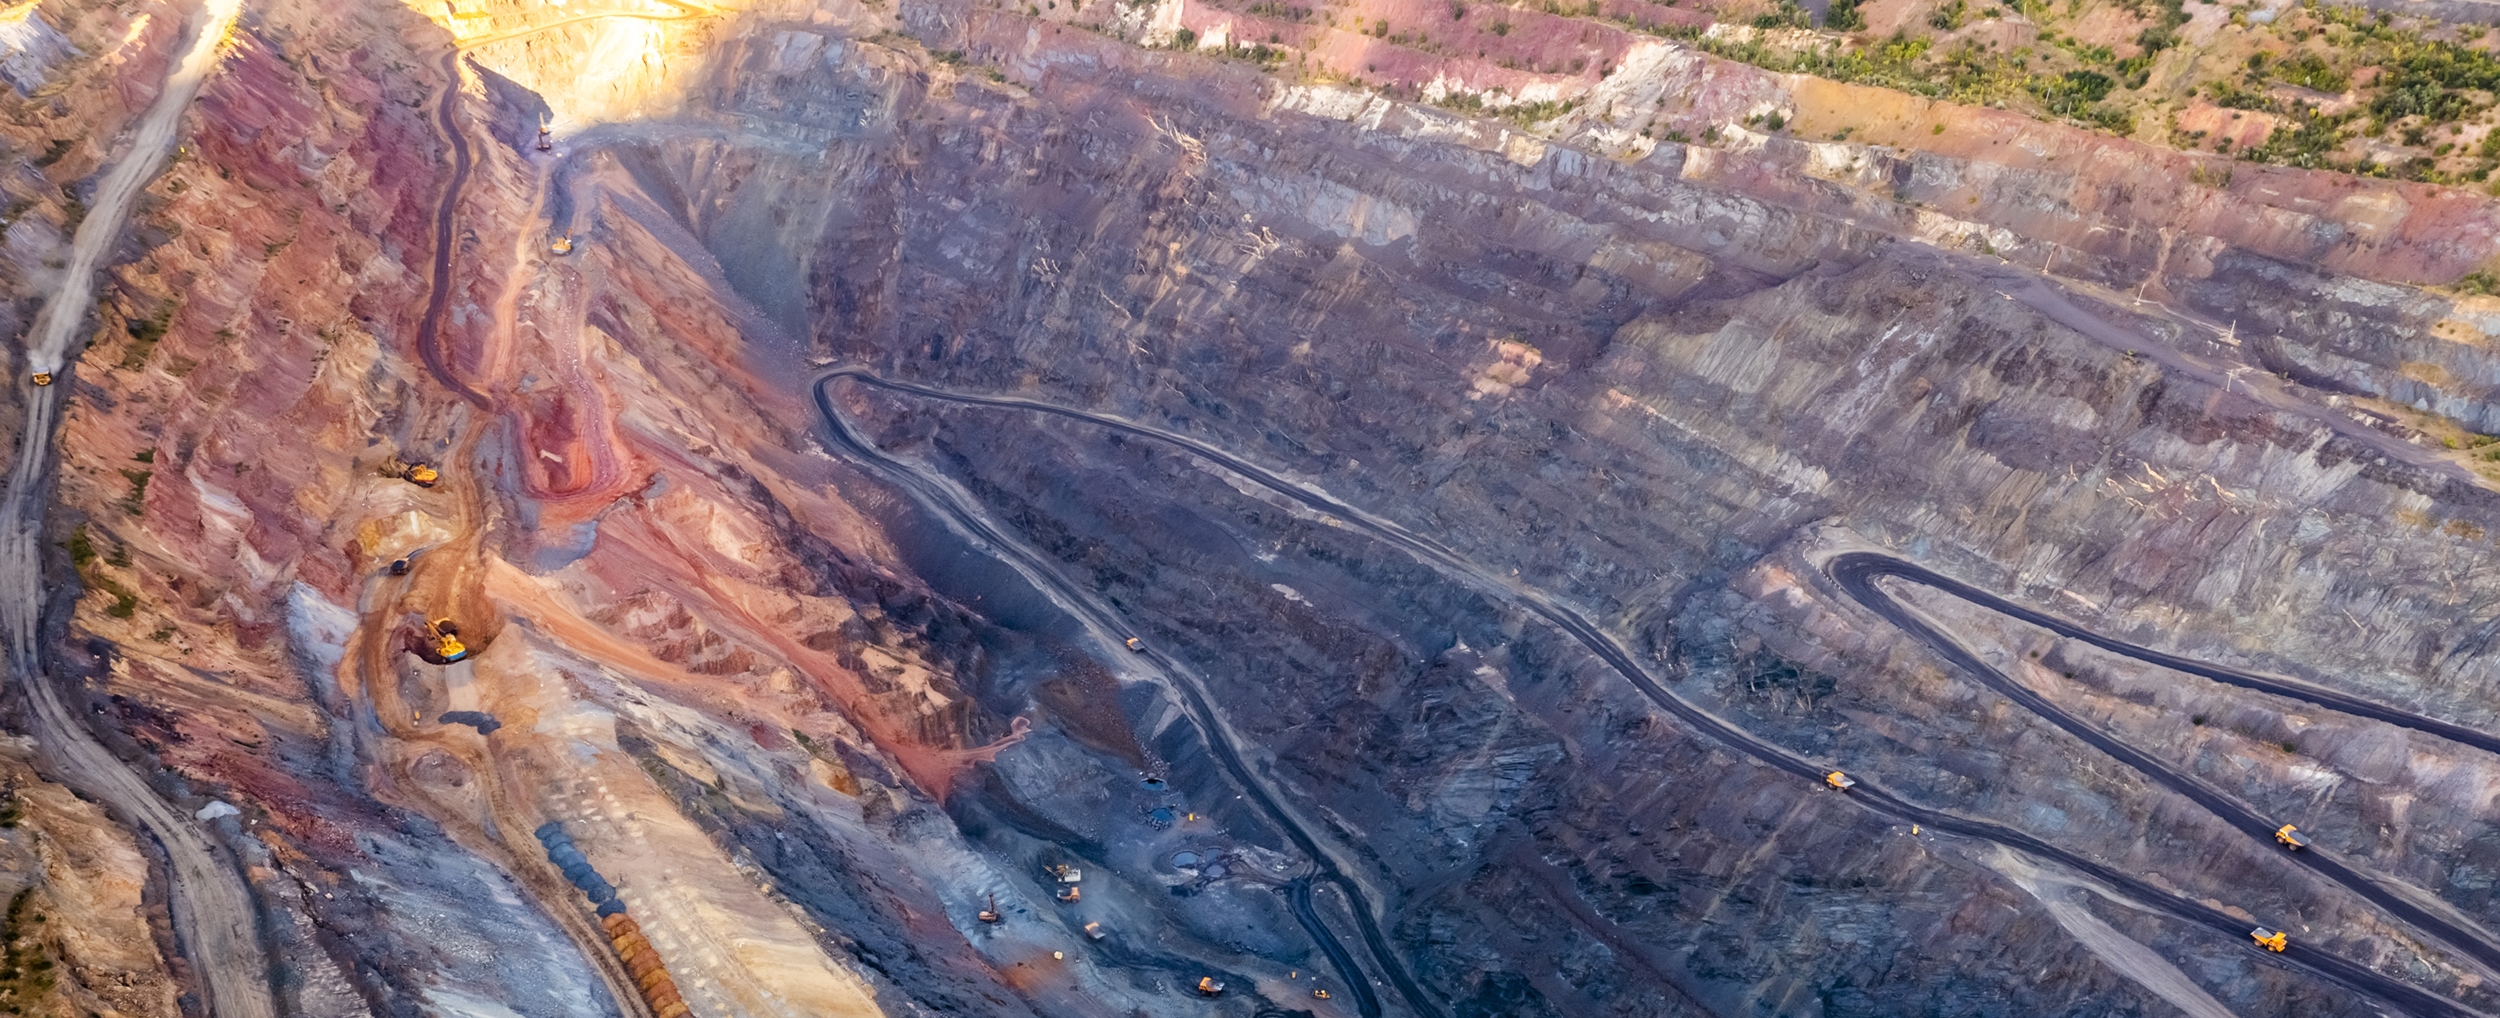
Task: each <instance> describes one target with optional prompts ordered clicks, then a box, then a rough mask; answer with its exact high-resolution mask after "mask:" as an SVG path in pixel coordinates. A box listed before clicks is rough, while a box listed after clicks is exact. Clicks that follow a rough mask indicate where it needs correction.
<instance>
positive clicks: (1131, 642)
mask: <svg viewBox="0 0 2500 1018" xmlns="http://www.w3.org/2000/svg"><path fill="white" fill-rule="evenodd" d="M37 384H41V383H37ZM1127 646H1128V649H1130V650H1133V651H1136V652H1138V653H1140V654H1143V653H1145V652H1146V641H1144V640H1140V639H1138V638H1136V637H1134V636H1132V637H1129V638H1128V640H1127Z"/></svg>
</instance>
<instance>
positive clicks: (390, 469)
mask: <svg viewBox="0 0 2500 1018" xmlns="http://www.w3.org/2000/svg"><path fill="white" fill-rule="evenodd" d="M379 472H380V473H381V475H382V476H384V477H396V478H399V479H400V480H403V481H406V482H408V483H410V484H413V485H416V486H417V487H420V488H431V487H433V486H434V482H436V481H439V480H442V479H443V474H442V472H441V471H439V470H436V469H434V468H433V467H430V466H427V465H425V463H424V462H422V461H419V462H415V463H402V462H400V461H399V458H398V457H396V456H394V457H391V458H390V459H386V460H383V461H382V467H381V470H380V471H379Z"/></svg>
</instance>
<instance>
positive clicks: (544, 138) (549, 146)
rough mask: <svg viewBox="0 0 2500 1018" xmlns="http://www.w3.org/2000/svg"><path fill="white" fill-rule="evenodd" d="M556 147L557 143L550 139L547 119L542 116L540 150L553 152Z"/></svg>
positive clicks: (539, 126)
mask: <svg viewBox="0 0 2500 1018" xmlns="http://www.w3.org/2000/svg"><path fill="white" fill-rule="evenodd" d="M555 148H556V147H555V145H554V144H553V143H552V142H550V141H549V139H548V130H547V121H546V119H545V118H543V117H542V118H540V119H539V121H538V150H539V151H541V152H553V151H555Z"/></svg>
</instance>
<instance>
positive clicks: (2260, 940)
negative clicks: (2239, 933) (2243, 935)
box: [2248, 926, 2292, 954]
mask: <svg viewBox="0 0 2500 1018" xmlns="http://www.w3.org/2000/svg"><path fill="white" fill-rule="evenodd" d="M2248 936H2249V939H2251V940H2255V941H2256V942H2257V946H2259V947H2262V948H2265V949H2266V950H2269V951H2272V952H2274V953H2276V954H2282V953H2283V949H2284V948H2286V947H2290V946H2292V940H2291V937H2290V936H2288V935H2286V934H2285V933H2284V932H2283V931H2281V930H2269V929H2267V928H2265V927H2263V926H2260V927H2257V928H2256V929H2253V930H2250V931H2248Z"/></svg>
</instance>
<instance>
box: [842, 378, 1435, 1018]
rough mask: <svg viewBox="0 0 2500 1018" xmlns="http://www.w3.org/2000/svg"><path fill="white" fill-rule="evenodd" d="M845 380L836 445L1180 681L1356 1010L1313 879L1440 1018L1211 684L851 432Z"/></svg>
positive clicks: (1353, 982)
mask: <svg viewBox="0 0 2500 1018" xmlns="http://www.w3.org/2000/svg"><path fill="white" fill-rule="evenodd" d="M846 377H847V378H855V379H858V380H860V381H863V382H869V383H870V384H881V383H878V382H875V381H874V380H873V379H872V377H871V376H867V375H864V374H845V373H843V372H840V371H837V372H833V373H830V374H828V375H826V376H824V377H821V378H819V379H818V380H817V382H816V383H815V385H814V386H813V391H814V393H815V398H816V409H817V413H818V415H819V416H821V417H822V418H823V419H824V425H825V430H826V432H827V433H828V434H829V435H830V436H831V437H832V439H833V441H834V444H835V445H837V446H839V447H840V448H842V449H843V450H844V451H846V452H848V453H849V454H850V455H851V456H852V457H853V458H854V459H856V460H858V461H859V462H861V463H863V464H865V465H867V466H869V467H871V468H872V469H874V470H876V471H877V473H878V474H880V475H881V476H884V477H885V478H886V479H887V480H889V481H891V482H893V483H894V484H895V485H896V486H898V487H900V488H902V489H903V490H904V491H906V492H908V493H909V494H911V496H912V497H913V498H914V499H916V500H918V501H919V502H921V503H922V504H923V505H925V506H927V507H928V508H929V509H931V510H932V511H934V512H936V513H938V514H939V516H941V517H942V518H943V519H945V520H946V521H947V522H948V523H949V524H950V525H951V526H953V527H955V528H956V530H957V531H958V532H959V533H961V534H962V535H963V536H965V537H966V538H969V539H970V540H971V541H972V543H973V544H974V545H975V546H976V547H978V548H980V549H981V550H983V551H986V552H988V553H989V554H990V555H992V556H994V557H996V558H997V559H999V560H1000V561H1001V562H1004V563H1005V564H1006V565H1007V566H1008V567H1009V568H1012V569H1014V570H1015V571H1016V572H1017V573H1018V574H1019V575H1021V576H1023V577H1024V578H1025V580H1026V582H1028V583H1031V584H1033V586H1034V588H1035V589H1036V590H1039V591H1042V592H1044V593H1045V594H1047V595H1049V596H1050V597H1051V600H1052V601H1053V602H1055V603H1057V604H1058V605H1059V606H1060V607H1061V608H1062V609H1063V610H1065V611H1067V612H1068V613H1069V614H1070V615H1072V616H1074V617H1075V618H1076V619H1077V620H1078V621H1079V622H1081V623H1083V624H1084V625H1085V627H1086V629H1087V631H1088V632H1089V633H1091V634H1092V635H1093V637H1094V640H1095V643H1096V644H1097V649H1098V650H1100V651H1102V652H1103V654H1104V655H1105V656H1106V657H1111V658H1112V659H1114V660H1117V659H1118V657H1120V656H1127V657H1136V658H1143V659H1144V660H1145V661H1147V662H1148V663H1150V664H1152V665H1153V666H1154V667H1155V668H1156V669H1157V670H1160V671H1162V672H1163V673H1164V674H1165V675H1166V676H1169V677H1171V678H1172V679H1173V680H1174V681H1173V682H1171V683H1170V685H1171V686H1172V688H1173V689H1174V690H1175V691H1177V692H1179V693H1180V694H1181V698H1182V701H1183V706H1184V707H1185V708H1186V709H1187V710H1188V711H1189V713H1190V716H1191V717H1190V719H1191V721H1192V722H1194V723H1195V724H1196V725H1197V726H1198V730H1199V731H1201V732H1204V733H1206V737H1207V746H1208V748H1209V749H1210V750H1211V751H1213V752H1214V754H1215V757H1216V760H1217V761H1218V762H1220V763H1222V764H1223V765H1224V770H1225V772H1226V773H1228V774H1230V775H1231V776H1232V778H1233V783H1234V784H1236V785H1238V786H1239V787H1240V788H1241V789H1242V790H1243V791H1244V792H1246V793H1248V794H1249V796H1250V797H1251V801H1253V802H1255V803H1257V804H1258V807H1259V810H1260V812H1263V813H1265V814H1267V816H1268V819H1269V820H1270V821H1272V822H1274V823H1275V824H1276V826H1277V828H1278V829H1279V830H1281V831H1283V832H1284V834H1285V836H1286V838H1288V839H1290V840H1291V841H1292V842H1293V843H1294V847H1295V848H1297V849H1300V850H1301V852H1302V854H1303V856H1304V857H1306V858H1308V859H1309V860H1311V866H1312V870H1313V872H1312V873H1311V874H1310V875H1309V876H1306V877H1303V878H1299V879H1296V880H1295V881H1293V882H1292V884H1291V886H1290V887H1289V902H1290V904H1291V905H1292V906H1293V913H1294V917H1295V919H1296V920H1297V921H1299V922H1300V923H1301V924H1302V928H1303V929H1304V931H1306V932H1308V933H1309V934H1310V936H1311V939H1312V940H1313V941H1314V942H1316V943H1317V944H1318V945H1319V948H1320V951H1321V953H1324V954H1326V955H1327V956H1328V959H1329V963H1330V964H1331V965H1332V966H1334V967H1335V968H1336V969H1337V975H1338V978H1339V979H1340V980H1341V981H1342V982H1343V984H1344V986H1345V987H1346V989H1347V990H1348V991H1349V992H1351V993H1352V994H1354V1002H1355V1008H1356V1009H1357V1010H1358V1011H1360V1012H1361V1013H1362V1015H1363V1018H1379V1016H1380V1015H1381V1013H1382V1012H1381V1007H1380V998H1379V995H1378V994H1376V993H1374V992H1373V991H1372V985H1371V978H1370V977H1369V976H1368V975H1366V974H1365V973H1364V971H1363V970H1362V968H1361V967H1360V966H1359V965H1357V964H1355V961H1354V957H1353V955H1352V954H1351V953H1349V952H1348V951H1347V950H1346V949H1345V946H1344V945H1343V944H1341V943H1340V942H1338V940H1337V935H1336V933H1335V932H1334V931H1331V930H1330V929H1329V928H1328V924H1327V923H1325V922H1323V921H1321V919H1320V916H1319V912H1318V909H1316V908H1315V907H1313V905H1312V902H1311V894H1310V889H1311V884H1312V882H1313V881H1325V882H1327V883H1330V884H1334V885H1336V887H1337V889H1338V890H1339V891H1342V892H1344V893H1345V896H1346V900H1347V901H1348V902H1350V903H1352V905H1353V906H1354V907H1353V908H1351V909H1349V910H1348V911H1350V912H1352V913H1354V917H1355V922H1356V923H1357V924H1358V925H1359V926H1360V927H1361V933H1362V937H1363V942H1364V946H1365V947H1366V948H1368V949H1369V950H1370V952H1371V955H1372V958H1373V961H1374V962H1375V963H1377V964H1378V965H1379V966H1380V968H1381V969H1382V971H1383V972H1384V973H1385V974H1386V975H1387V976H1388V977H1389V981H1390V982H1391V983H1392V984H1393V985H1395V986H1396V987H1397V988H1398V992H1399V994H1400V995H1401V996H1403V997H1404V998H1405V999H1406V1002H1407V1005H1408V1006H1409V1007H1411V1008H1412V1009H1414V1011H1415V1012H1416V1013H1418V1014H1422V1015H1426V1016H1428V1018H1440V1014H1441V1012H1440V1010H1439V1009H1438V1008H1435V1007H1434V1006H1433V1004H1432V1000H1431V998H1430V997H1428V996H1426V995H1425V994H1424V992H1423V988H1422V987H1420V986H1417V985H1416V984H1415V982H1414V979H1413V978H1412V977H1411V976H1409V975H1408V974H1407V972H1406V967H1405V965H1404V964H1403V963H1401V962H1400V961H1399V960H1398V958H1397V954H1396V952H1394V951H1392V950H1391V949H1390V947H1389V942H1388V938H1387V937H1386V936H1384V935H1382V933H1381V932H1380V926H1379V922H1378V920H1377V919H1376V918H1375V916H1374V915H1373V912H1372V908H1371V905H1370V900H1369V898H1368V897H1367V896H1366V894H1365V892H1364V889H1363V888H1362V886H1361V885H1360V884H1358V883H1357V882H1356V881H1354V880H1353V879H1352V878H1350V877H1348V876H1346V874H1345V870H1344V868H1343V866H1342V865H1341V864H1340V862H1339V861H1338V860H1337V859H1336V858H1335V857H1334V856H1333V855H1332V854H1331V853H1329V852H1327V851H1325V850H1324V849H1323V848H1322V847H1321V844H1320V842H1319V840H1318V839H1317V838H1314V837H1312V836H1311V833H1310V831H1309V830H1308V828H1307V826H1306V825H1305V824H1304V822H1303V821H1302V820H1301V819H1300V818H1299V817H1297V816H1295V815H1294V814H1293V812H1292V811H1291V810H1288V809H1286V808H1285V805H1284V803H1283V802H1282V801H1281V800H1280V799H1279V798H1278V796H1277V795H1276V794H1275V793H1274V792H1272V791H1270V790H1269V789H1268V787H1267V785H1266V784H1265V783H1264V782H1261V781H1260V780H1258V777H1257V774H1256V772H1255V771H1254V770H1253V769H1252V768H1251V766H1250V764H1249V763H1248V762H1247V761H1245V760H1244V759H1243V758H1242V755H1241V751H1240V749H1239V748H1238V747H1239V744H1240V742H1241V741H1242V739H1241V736H1240V735H1239V734H1238V733H1235V732H1234V731H1233V730H1232V729H1231V727H1230V726H1229V725H1228V724H1226V723H1225V721H1224V716H1223V714H1222V713H1221V712H1219V711H1217V710H1216V709H1215V704H1214V701H1213V700H1212V699H1211V698H1210V697H1208V695H1207V693H1206V680H1205V679H1204V678H1203V677H1202V676H1200V675H1199V674H1198V673H1197V671H1196V670H1195V669H1193V668H1191V667H1190V666H1189V665H1188V664H1187V663H1185V662H1182V661H1180V660H1179V659H1177V658H1174V657H1173V656H1171V655H1169V654H1166V653H1164V652H1163V651H1162V650H1161V649H1160V648H1157V647H1155V646H1153V645H1151V644H1149V645H1146V646H1145V647H1144V648H1142V649H1141V650H1138V651H1135V652H1130V651H1127V650H1125V649H1117V648H1121V647H1122V642H1121V641H1122V640H1124V639H1126V637H1127V634H1128V632H1129V627H1128V626H1127V625H1126V624H1125V623H1124V622H1123V621H1122V620H1121V618H1120V614H1119V612H1118V611H1117V610H1116V609H1113V608H1111V607H1110V606H1109V605H1106V604H1104V603H1102V601H1101V600H1100V599H1099V598H1097V597H1095V596H1094V595H1092V594H1090V593H1088V592H1086V591H1083V590H1080V589H1078V588H1077V586H1076V585H1075V584H1074V583H1072V582H1070V581H1069V580H1068V579H1067V578H1066V577H1065V576H1063V575H1062V574H1061V573H1060V571H1059V570H1058V569H1056V568H1054V567H1053V565H1052V563H1050V562H1049V561H1048V560H1047V559H1045V558H1044V557H1043V556H1042V555H1041V553H1040V552H1038V551H1035V550H1034V549H1033V548H1031V547H1030V546H1028V545H1026V544H1025V543H1024V542H1023V541H1020V540H1017V539H1016V538H1014V537H1011V536H1009V535H1008V534H1007V533H1005V532H1004V531H1003V530H1001V529H1000V528H999V527H997V526H995V525H993V524H992V523H991V522H990V520H989V517H988V515H987V514H986V513H985V512H983V511H982V510H980V509H979V508H977V505H978V503H977V502H976V501H975V500H974V499H973V498H972V497H971V496H970V495H969V494H966V493H964V492H962V491H961V490H960V489H958V488H957V487H956V486H955V485H954V484H953V483H952V482H950V481H947V480H945V479H943V478H941V477H939V476H937V475H934V474H932V473H931V472H929V471H926V470H923V469H921V468H919V467H916V466H914V465H913V464H910V463H907V462H905V461H903V460H900V459H897V458H895V457H893V456H890V455H887V454H886V453H885V452H884V451H883V450H881V449H878V448H877V447H876V446H875V445H874V444H873V443H871V442H869V441H868V440H867V439H866V438H865V437H862V436H861V435H860V434H859V433H857V432H856V431H853V430H852V429H851V427H850V422H848V421H846V420H844V419H843V417H842V414H841V412H840V410H838V409H837V408H836V407H835V406H834V403H833V399H832V397H831V396H830V395H829V394H828V393H827V391H826V390H827V388H828V385H827V384H826V383H828V382H830V381H831V380H833V379H835V378H846Z"/></svg>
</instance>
